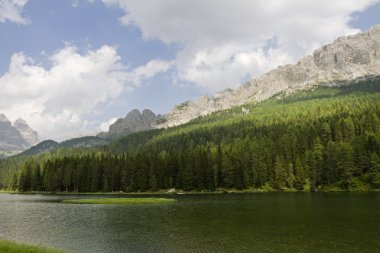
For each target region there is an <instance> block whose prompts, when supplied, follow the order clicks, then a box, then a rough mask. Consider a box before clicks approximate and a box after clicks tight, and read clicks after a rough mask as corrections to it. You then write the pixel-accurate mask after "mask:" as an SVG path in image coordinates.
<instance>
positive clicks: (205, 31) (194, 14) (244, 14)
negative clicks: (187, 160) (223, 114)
mask: <svg viewBox="0 0 380 253" xmlns="http://www.w3.org/2000/svg"><path fill="white" fill-rule="evenodd" d="M103 2H104V3H105V4H107V5H118V6H119V7H120V8H121V9H123V10H124V12H125V14H124V16H122V17H120V21H121V22H122V23H123V24H124V25H126V26H135V27H138V28H139V29H140V30H141V32H142V35H143V37H144V38H145V39H159V40H161V41H163V42H164V43H168V44H170V43H180V44H182V45H183V50H182V51H180V52H179V53H178V56H177V58H176V60H175V62H174V64H175V66H176V68H177V79H178V80H180V81H181V80H183V81H191V82H195V83H196V84H198V85H199V86H202V87H205V88H207V89H208V90H210V91H213V92H215V91H218V90H220V89H223V88H225V87H236V86H238V85H239V84H240V83H241V81H242V80H243V79H245V78H246V77H247V76H252V77H255V76H258V75H259V74H262V73H264V72H266V71H268V70H270V69H271V68H273V67H276V66H278V65H283V64H285V63H292V62H295V61H296V60H298V58H300V57H302V56H303V55H305V54H306V53H310V52H312V50H314V49H315V48H316V47H318V46H320V45H322V44H325V43H328V42H332V40H334V39H335V38H336V37H337V36H340V35H348V34H353V33H356V32H358V30H356V29H352V28H350V27H349V25H348V23H349V21H350V20H351V15H352V14H353V13H354V12H360V11H363V10H365V9H366V8H368V7H369V6H370V5H372V4H374V3H377V2H379V1H378V0H362V1H357V0H336V1H330V0H319V1H305V0H289V1H278V0H256V1H249V0H235V1H231V0H207V1H204V0H192V1H178V0H159V1H158V0H144V1H139V0H103Z"/></svg>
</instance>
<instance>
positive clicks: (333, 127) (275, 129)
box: [0, 79, 380, 192]
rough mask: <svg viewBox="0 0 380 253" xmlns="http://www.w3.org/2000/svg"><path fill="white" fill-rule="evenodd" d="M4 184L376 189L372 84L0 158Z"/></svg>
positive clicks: (379, 182)
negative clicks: (94, 143) (102, 141)
mask: <svg viewBox="0 0 380 253" xmlns="http://www.w3.org/2000/svg"><path fill="white" fill-rule="evenodd" d="M0 168H1V172H0V173H1V174H0V175H1V184H2V187H3V188H4V189H7V190H19V191H47V192H57V191H67V192H100V191H103V192H110V191H114V192H115V191H123V192H136V191H141V192H144V191H157V190H161V189H170V188H176V189H182V190H185V191H193V190H194V191H195V190H196V191H214V190H217V189H238V190H245V189H248V190H289V189H292V190H311V191H318V190H352V191H354V190H371V189H379V188H380V81H379V80H378V79H375V80H367V81H361V82H358V83H355V84H351V85H344V86H339V87H317V88H314V89H313V90H306V91H299V92H296V93H293V94H290V95H289V94H277V95H276V96H274V97H272V98H271V99H268V100H266V101H263V102H260V103H252V104H246V105H243V106H239V107H235V108H232V109H229V110H225V111H218V112H215V113H213V114H212V115H209V116H205V117H200V118H197V119H195V120H193V121H191V122H189V123H188V124H185V125H182V126H178V127H174V128H169V129H159V130H150V131H145V132H140V133H136V134H132V135H129V136H126V137H124V138H120V139H117V140H115V141H113V142H112V143H111V144H108V145H105V146H102V147H98V148H87V149H86V148H78V149H75V150H73V149H69V150H61V151H60V150H57V151H54V152H51V153H47V154H42V155H38V156H21V157H16V158H10V159H6V160H2V161H1V162H0Z"/></svg>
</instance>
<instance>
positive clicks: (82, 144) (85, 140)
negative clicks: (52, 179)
mask: <svg viewBox="0 0 380 253" xmlns="http://www.w3.org/2000/svg"><path fill="white" fill-rule="evenodd" d="M105 144H108V141H107V140H104V139H101V138H99V137H96V136H85V137H79V138H74V139H70V140H66V141H63V142H61V143H58V142H56V141H53V140H47V141H42V142H40V143H39V144H37V145H36V146H33V147H31V148H30V149H28V150H25V151H24V152H22V153H20V154H19V155H38V154H42V153H47V152H50V151H54V150H57V149H59V148H91V147H96V146H102V145H105Z"/></svg>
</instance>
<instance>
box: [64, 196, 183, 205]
mask: <svg viewBox="0 0 380 253" xmlns="http://www.w3.org/2000/svg"><path fill="white" fill-rule="evenodd" d="M173 202H175V199H166V198H94V199H66V200H63V201H62V203H69V204H107V205H139V204H168V203H173Z"/></svg>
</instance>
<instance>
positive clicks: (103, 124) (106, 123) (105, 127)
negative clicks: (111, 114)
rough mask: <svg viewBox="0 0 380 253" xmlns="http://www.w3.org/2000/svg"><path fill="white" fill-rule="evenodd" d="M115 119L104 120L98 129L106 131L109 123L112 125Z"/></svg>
mask: <svg viewBox="0 0 380 253" xmlns="http://www.w3.org/2000/svg"><path fill="white" fill-rule="evenodd" d="M116 120H117V118H111V119H109V120H107V121H104V122H102V123H101V124H100V127H99V131H101V132H108V129H109V127H110V125H112V124H113V123H115V122H116Z"/></svg>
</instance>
